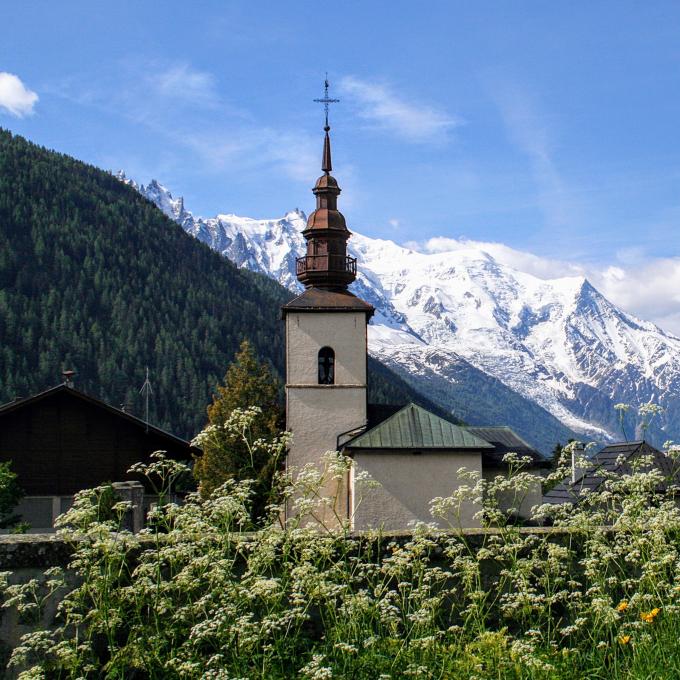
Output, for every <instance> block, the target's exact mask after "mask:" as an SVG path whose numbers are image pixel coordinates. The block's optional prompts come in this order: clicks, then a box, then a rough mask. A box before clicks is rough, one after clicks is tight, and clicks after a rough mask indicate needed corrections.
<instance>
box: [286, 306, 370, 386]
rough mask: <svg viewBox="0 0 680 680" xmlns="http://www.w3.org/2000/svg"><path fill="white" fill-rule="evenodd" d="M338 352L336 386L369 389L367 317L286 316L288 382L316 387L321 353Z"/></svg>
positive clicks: (342, 314)
mask: <svg viewBox="0 0 680 680" xmlns="http://www.w3.org/2000/svg"><path fill="white" fill-rule="evenodd" d="M326 346H328V347H332V348H333V350H335V383H336V384H337V385H352V384H353V385H366V314H365V313H364V312H303V313H292V312H291V313H288V314H287V315H286V362H287V363H286V366H287V369H286V370H287V374H286V382H287V383H288V384H289V385H316V384H317V381H318V363H317V361H318V353H319V350H320V349H321V348H322V347H326Z"/></svg>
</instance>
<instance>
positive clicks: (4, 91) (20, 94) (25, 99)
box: [0, 71, 38, 118]
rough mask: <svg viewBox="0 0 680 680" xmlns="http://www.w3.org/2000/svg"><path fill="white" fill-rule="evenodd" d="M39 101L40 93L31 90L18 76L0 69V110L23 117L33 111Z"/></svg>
mask: <svg viewBox="0 0 680 680" xmlns="http://www.w3.org/2000/svg"><path fill="white" fill-rule="evenodd" d="M37 101H38V95H37V94H36V93H35V92H33V90H29V89H28V88H27V87H26V86H25V85H24V84H23V83H22V82H21V79H20V78H19V77H18V76H15V75H14V74H13V73H6V72H5V71H0V110H1V109H4V110H5V111H7V112H8V113H11V114H12V115H13V116H16V117H17V118H23V117H24V116H30V115H31V114H32V113H33V107H34V106H35V103H36V102H37Z"/></svg>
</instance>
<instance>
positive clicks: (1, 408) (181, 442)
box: [0, 383, 195, 449]
mask: <svg viewBox="0 0 680 680" xmlns="http://www.w3.org/2000/svg"><path fill="white" fill-rule="evenodd" d="M57 394H66V395H68V396H69V397H72V398H74V399H79V400H81V401H83V402H85V403H88V404H91V405H92V406H95V407H96V408H99V409H102V410H103V411H106V412H108V413H110V414H111V415H113V416H115V417H117V418H120V419H121V420H124V421H127V422H128V423H130V424H131V425H133V426H135V427H139V428H141V429H143V430H144V431H145V432H151V433H153V434H155V435H157V436H159V437H161V438H162V439H166V440H168V441H169V442H171V443H172V444H174V445H175V446H180V447H184V448H187V449H189V448H192V447H191V444H190V442H188V441H186V440H185V439H181V438H180V437H177V436H175V435H174V434H171V433H170V432H166V431H165V430H162V429H161V428H159V427H156V426H155V425H151V424H150V423H147V422H146V421H145V420H142V419H141V418H137V417H136V416H134V415H132V414H131V413H126V412H125V411H123V410H121V409H119V408H115V407H114V406H111V405H110V404H107V403H106V402H104V401H101V400H100V399H96V398H95V397H92V396H90V395H89V394H85V393H84V392H81V391H80V390H77V389H75V388H73V387H69V386H68V385H67V384H66V383H62V384H61V385H57V386H56V387H51V388H49V389H47V390H45V391H43V392H39V393H38V394H34V395H33V396H31V397H24V398H21V399H15V400H14V401H11V402H9V403H7V404H3V405H0V419H1V418H4V417H5V416H8V415H9V414H11V413H14V412H16V411H18V410H20V409H23V408H26V407H27V406H31V405H33V404H36V403H38V402H40V401H43V400H45V399H48V398H50V397H52V396H55V395H57ZM194 448H195V447H194Z"/></svg>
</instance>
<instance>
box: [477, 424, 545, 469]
mask: <svg viewBox="0 0 680 680" xmlns="http://www.w3.org/2000/svg"><path fill="white" fill-rule="evenodd" d="M466 429H467V430H468V432H470V433H471V434H473V435H475V436H476V437H479V438H481V439H484V440H486V441H487V442H489V443H491V444H493V446H494V450H493V451H485V452H484V462H485V463H486V464H487V465H498V466H502V465H504V463H503V456H505V454H506V453H516V454H517V455H518V456H529V457H530V458H531V460H532V462H533V463H536V464H537V465H550V461H548V460H547V459H546V458H545V456H543V454H542V453H540V452H539V451H537V450H536V449H535V448H534V447H533V446H531V444H529V443H528V442H526V441H525V440H524V439H522V437H520V436H519V435H518V434H517V433H516V432H515V431H514V430H513V429H512V428H511V427H508V426H507V425H494V426H488V425H487V426H472V425H469V426H466Z"/></svg>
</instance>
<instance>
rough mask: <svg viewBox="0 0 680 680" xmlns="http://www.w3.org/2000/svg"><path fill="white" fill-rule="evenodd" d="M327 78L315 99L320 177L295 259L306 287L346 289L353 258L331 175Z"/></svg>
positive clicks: (351, 276) (337, 189)
mask: <svg viewBox="0 0 680 680" xmlns="http://www.w3.org/2000/svg"><path fill="white" fill-rule="evenodd" d="M328 87H329V84H328V76H326V80H325V81H324V96H323V98H322V99H315V100H314V101H315V102H319V103H321V104H323V105H324V112H325V119H326V120H325V123H326V124H325V125H324V142H323V157H322V159H321V170H322V171H323V173H324V174H323V175H321V177H319V179H318V180H317V181H316V185H315V187H314V189H312V191H313V192H314V195H315V196H316V210H314V212H313V213H312V214H311V215H310V216H309V219H308V220H307V228H306V229H305V230H304V231H303V232H302V234H303V236H304V237H305V239H306V240H307V254H306V255H305V256H303V257H299V258H298V259H297V266H296V269H297V277H298V280H299V281H300V282H301V283H303V284H304V285H305V287H306V288H312V287H315V288H323V289H326V290H346V289H347V286H348V285H349V284H350V283H351V282H352V281H354V279H355V278H356V266H357V262H356V258H354V257H349V256H348V255H347V239H348V238H349V237H350V236H351V235H352V234H351V233H350V231H349V229H347V225H346V224H345V218H344V216H343V214H342V213H341V212H340V211H339V210H338V196H339V195H340V187H339V186H338V182H337V180H336V179H335V177H333V175H331V174H330V173H331V170H332V169H333V165H332V163H331V140H330V136H329V134H328V133H329V131H330V129H331V128H330V125H329V124H328V105H329V104H332V103H335V102H338V101H339V100H338V99H331V98H330V97H329V96H328Z"/></svg>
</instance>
